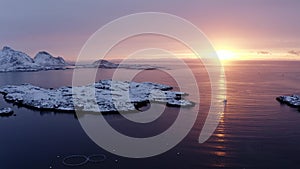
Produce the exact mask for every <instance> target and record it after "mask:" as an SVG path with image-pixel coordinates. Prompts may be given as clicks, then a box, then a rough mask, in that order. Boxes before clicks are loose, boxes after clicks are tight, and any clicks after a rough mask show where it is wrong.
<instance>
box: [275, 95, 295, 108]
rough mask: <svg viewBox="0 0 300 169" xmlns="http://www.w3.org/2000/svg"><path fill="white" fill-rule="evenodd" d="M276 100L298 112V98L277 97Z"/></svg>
mask: <svg viewBox="0 0 300 169" xmlns="http://www.w3.org/2000/svg"><path fill="white" fill-rule="evenodd" d="M276 100H277V101H278V102H280V103H281V104H286V105H288V106H290V107H293V108H297V109H298V111H299V112H300V96H299V95H296V94H293V95H291V96H278V97H276Z"/></svg>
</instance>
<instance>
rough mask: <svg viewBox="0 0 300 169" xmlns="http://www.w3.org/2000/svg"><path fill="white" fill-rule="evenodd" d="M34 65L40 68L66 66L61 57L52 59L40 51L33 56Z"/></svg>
mask: <svg viewBox="0 0 300 169" xmlns="http://www.w3.org/2000/svg"><path fill="white" fill-rule="evenodd" d="M33 60H34V63H36V64H38V65H41V66H67V65H68V64H67V63H66V62H65V60H64V59H63V58H62V57H53V56H52V55H50V54H49V53H47V52H45V51H42V52H39V53H38V54H36V55H35V57H34V59H33Z"/></svg>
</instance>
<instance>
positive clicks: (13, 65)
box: [0, 46, 69, 72]
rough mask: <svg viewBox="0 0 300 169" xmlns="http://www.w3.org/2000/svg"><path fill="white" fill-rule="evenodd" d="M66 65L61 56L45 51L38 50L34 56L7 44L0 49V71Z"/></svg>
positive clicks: (54, 67)
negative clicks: (54, 55)
mask: <svg viewBox="0 0 300 169" xmlns="http://www.w3.org/2000/svg"><path fill="white" fill-rule="evenodd" d="M66 66H69V64H68V63H67V62H66V61H65V60H64V59H63V58H62V57H53V56H52V55H51V54H49V53H47V52H45V51H41V52H38V53H37V54H36V56H35V57H34V58H31V57H30V56H29V55H27V54H26V53H23V52H20V51H16V50H14V49H12V48H10V47H7V46H5V47H3V49H2V50H1V51H0V72H14V71H39V70H53V69H64V68H65V67H66Z"/></svg>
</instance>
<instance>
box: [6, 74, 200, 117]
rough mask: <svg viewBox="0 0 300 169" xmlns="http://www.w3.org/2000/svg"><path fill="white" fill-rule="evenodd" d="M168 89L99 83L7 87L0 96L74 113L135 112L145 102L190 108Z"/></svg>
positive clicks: (178, 93)
mask: <svg viewBox="0 0 300 169" xmlns="http://www.w3.org/2000/svg"><path fill="white" fill-rule="evenodd" d="M72 89H73V92H72ZM91 89H95V98H91V96H92V94H93V93H92V92H93V90H91ZM171 89H172V87H170V86H167V85H163V84H157V83H151V82H144V83H137V82H122V81H112V80H101V81H99V82H96V83H94V84H90V85H86V86H79V87H73V88H71V87H61V88H58V89H45V88H40V87H37V86H33V85H31V84H23V85H18V86H14V85H8V86H4V87H1V88H0V93H2V94H4V99H5V100H6V101H9V102H14V103H16V104H20V105H23V106H27V107H31V108H36V109H49V110H58V111H74V110H75V107H76V109H80V110H82V111H87V112H99V111H100V112H115V111H118V110H119V111H131V110H136V108H135V106H137V105H138V104H143V103H145V102H146V103H147V102H156V103H165V104H166V105H167V106H182V107H188V106H193V105H194V103H193V102H191V101H188V100H183V99H182V97H183V96H185V95H187V94H186V93H183V92H175V91H170V90H171ZM74 91H75V92H74ZM73 95H74V97H73ZM73 99H75V100H73ZM74 103H76V106H74ZM98 108H99V109H98Z"/></svg>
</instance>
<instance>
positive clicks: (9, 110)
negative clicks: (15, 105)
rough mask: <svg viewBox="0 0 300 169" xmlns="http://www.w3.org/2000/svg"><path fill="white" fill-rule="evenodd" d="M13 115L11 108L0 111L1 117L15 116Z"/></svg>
mask: <svg viewBox="0 0 300 169" xmlns="http://www.w3.org/2000/svg"><path fill="white" fill-rule="evenodd" d="M13 113H14V111H13V110H12V109H11V108H9V107H5V108H1V109H0V116H11V115H13Z"/></svg>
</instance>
